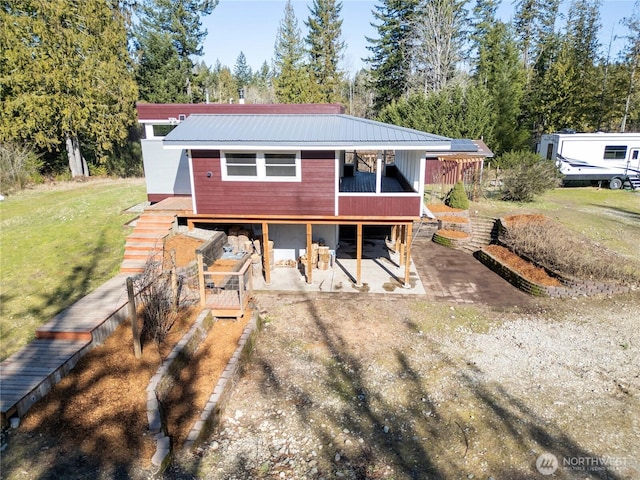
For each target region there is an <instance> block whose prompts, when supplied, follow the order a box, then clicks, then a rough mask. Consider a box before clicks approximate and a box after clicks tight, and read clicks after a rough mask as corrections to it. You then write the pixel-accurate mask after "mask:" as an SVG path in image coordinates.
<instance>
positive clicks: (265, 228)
mask: <svg viewBox="0 0 640 480" xmlns="http://www.w3.org/2000/svg"><path fill="white" fill-rule="evenodd" d="M271 253H272V252H270V251H269V223H267V222H262V256H263V258H262V260H263V262H264V283H265V284H267V285H271Z"/></svg>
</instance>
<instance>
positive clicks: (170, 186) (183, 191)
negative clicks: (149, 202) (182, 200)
mask: <svg viewBox="0 0 640 480" xmlns="http://www.w3.org/2000/svg"><path fill="white" fill-rule="evenodd" d="M141 143H142V158H143V163H144V172H145V179H146V182H147V194H169V195H191V181H190V178H189V161H188V158H187V154H186V152H185V151H184V150H169V149H164V148H162V139H153V140H141Z"/></svg>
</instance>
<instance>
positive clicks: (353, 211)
mask: <svg viewBox="0 0 640 480" xmlns="http://www.w3.org/2000/svg"><path fill="white" fill-rule="evenodd" d="M338 205H339V206H338V210H339V213H340V215H345V216H358V217H419V216H420V214H421V209H422V205H421V198H420V197H398V196H384V197H380V196H371V197H364V196H357V197H356V196H354V197H339V198H338Z"/></svg>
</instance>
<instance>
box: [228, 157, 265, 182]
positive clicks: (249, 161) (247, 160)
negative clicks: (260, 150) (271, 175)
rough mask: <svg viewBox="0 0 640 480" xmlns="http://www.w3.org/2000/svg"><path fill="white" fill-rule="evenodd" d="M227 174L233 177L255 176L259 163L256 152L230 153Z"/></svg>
mask: <svg viewBox="0 0 640 480" xmlns="http://www.w3.org/2000/svg"><path fill="white" fill-rule="evenodd" d="M226 160H227V175H229V176H232V177H255V176H256V175H258V165H257V162H256V155H255V153H228V154H227V155H226Z"/></svg>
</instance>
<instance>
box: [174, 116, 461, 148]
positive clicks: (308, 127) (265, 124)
mask: <svg viewBox="0 0 640 480" xmlns="http://www.w3.org/2000/svg"><path fill="white" fill-rule="evenodd" d="M451 142H452V141H451V139H450V138H447V137H441V136H439V135H433V134H430V133H426V132H421V131H418V130H413V129H410V128H404V127H398V126H395V125H389V124H386V123H381V122H376V121H373V120H367V119H364V118H358V117H352V116H350V115H341V114H310V115H304V114H289V115H287V114H255V115H252V114H225V115H190V116H189V117H188V118H187V119H186V120H185V121H183V122H181V123H180V124H179V125H178V126H177V127H176V128H174V129H173V130H172V131H171V132H170V133H169V134H168V135H167V136H166V137H165V138H164V145H165V146H174V147H179V148H195V149H198V148H200V149H202V148H224V147H227V148H228V147H233V148H243V147H260V146H270V147H283V148H284V147H289V148H295V147H299V148H302V147H306V148H325V149H327V148H342V147H358V148H364V147H378V148H398V149H402V148H407V149H411V150H416V149H427V150H435V149H437V150H449V149H450V148H451Z"/></svg>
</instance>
